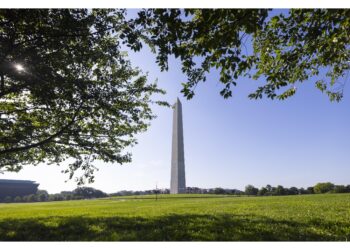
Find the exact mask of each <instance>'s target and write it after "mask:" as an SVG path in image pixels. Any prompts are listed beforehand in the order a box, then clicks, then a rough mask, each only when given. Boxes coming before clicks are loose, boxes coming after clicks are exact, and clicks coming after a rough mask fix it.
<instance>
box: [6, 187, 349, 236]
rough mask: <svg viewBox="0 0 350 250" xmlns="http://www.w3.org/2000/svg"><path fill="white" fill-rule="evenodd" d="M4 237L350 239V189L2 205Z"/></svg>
mask: <svg viewBox="0 0 350 250" xmlns="http://www.w3.org/2000/svg"><path fill="white" fill-rule="evenodd" d="M0 240H25V241H31V240H35V241H52V240H54V241H62V240H68V241H76V240H79V241H89V240H107V241H109V240H123V241H181V240H185V241H191V240H199V241H211V240H215V241H236V240H239V241H252V240H254V241H275V240H279V241H281V240H282V241H291V240H292V241H305V240H307V241H320V240H329V241H346V240H350V194H326V195H302V196H280V197H232V196H217V195H212V196H210V195H163V196H160V198H159V199H158V200H157V201H156V200H155V198H154V196H138V197H116V198H110V199H100V200H83V201H61V202H45V203H30V204H29V203H19V204H1V205H0Z"/></svg>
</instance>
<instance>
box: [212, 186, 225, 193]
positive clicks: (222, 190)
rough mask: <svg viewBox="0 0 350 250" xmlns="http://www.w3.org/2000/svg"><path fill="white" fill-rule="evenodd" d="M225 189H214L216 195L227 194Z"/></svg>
mask: <svg viewBox="0 0 350 250" xmlns="http://www.w3.org/2000/svg"><path fill="white" fill-rule="evenodd" d="M225 193H226V192H225V189H223V188H220V187H217V188H215V189H214V194H225Z"/></svg>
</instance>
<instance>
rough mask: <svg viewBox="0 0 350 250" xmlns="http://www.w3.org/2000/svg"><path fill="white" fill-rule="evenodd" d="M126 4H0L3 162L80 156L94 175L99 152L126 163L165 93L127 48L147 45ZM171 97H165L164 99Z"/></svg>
mask: <svg viewBox="0 0 350 250" xmlns="http://www.w3.org/2000/svg"><path fill="white" fill-rule="evenodd" d="M130 29H131V26H130V25H128V24H127V23H126V21H125V11H124V10H107V9H101V10H86V9H51V10H48V9H35V10H34V9H31V10H17V9H16V10H15V9H3V10H0V30H1V32H0V78H1V79H0V80H1V81H0V169H1V170H5V171H19V170H20V169H22V167H23V165H28V164H34V165H36V164H39V163H42V162H46V163H48V164H52V163H57V164H59V163H61V162H63V161H64V160H66V159H68V158H70V159H75V161H74V162H73V163H72V164H70V165H69V167H68V168H67V169H66V170H65V171H64V172H65V173H69V177H70V178H72V177H73V176H74V173H75V172H76V171H77V170H78V169H80V170H82V173H83V174H82V176H80V177H79V178H77V179H76V180H77V181H78V184H82V183H83V182H84V180H86V179H88V180H89V181H93V174H94V171H95V170H96V167H95V166H94V165H93V162H94V161H95V160H103V161H105V162H117V163H120V164H122V163H125V162H129V161H130V160H131V155H130V154H129V153H127V152H123V150H124V149H125V148H126V147H129V146H132V145H134V144H135V143H136V141H135V138H134V136H135V134H137V133H139V132H142V131H145V129H146V128H147V127H148V125H149V124H148V122H149V121H150V120H151V119H153V118H154V115H153V114H152V112H151V109H150V105H151V104H152V103H154V102H153V101H152V100H151V96H152V95H153V94H155V93H164V92H163V91H162V90H160V89H158V88H157V86H156V84H149V83H147V78H146V75H143V74H142V72H141V71H140V70H139V69H137V68H132V67H131V65H130V62H129V61H128V60H127V58H126V57H125V53H123V52H122V51H120V46H121V43H122V42H123V39H124V40H125V39H126V38H127V39H128V41H129V44H128V46H130V47H131V48H132V49H134V50H138V49H139V48H140V46H141V45H140V43H139V42H138V41H136V40H135V39H134V38H133V37H132V36H133V34H132V33H130ZM157 103H159V104H164V103H162V102H157Z"/></svg>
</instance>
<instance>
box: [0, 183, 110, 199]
mask: <svg viewBox="0 0 350 250" xmlns="http://www.w3.org/2000/svg"><path fill="white" fill-rule="evenodd" d="M103 197H108V194H106V193H104V192H102V191H101V190H98V189H94V188H91V187H78V188H76V189H74V190H73V191H62V192H60V193H57V194H49V193H48V192H47V191H46V190H38V192H37V193H36V194H30V195H26V196H22V197H20V196H16V197H11V196H7V197H5V198H4V199H2V200H1V202H7V203H9V202H44V201H67V200H82V199H94V198H103Z"/></svg>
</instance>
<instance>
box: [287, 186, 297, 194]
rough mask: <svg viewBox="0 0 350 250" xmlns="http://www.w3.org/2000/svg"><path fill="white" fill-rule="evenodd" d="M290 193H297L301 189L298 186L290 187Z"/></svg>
mask: <svg viewBox="0 0 350 250" xmlns="http://www.w3.org/2000/svg"><path fill="white" fill-rule="evenodd" d="M288 194H289V195H296V194H299V189H298V188H296V187H291V188H289V189H288Z"/></svg>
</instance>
